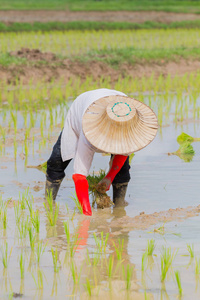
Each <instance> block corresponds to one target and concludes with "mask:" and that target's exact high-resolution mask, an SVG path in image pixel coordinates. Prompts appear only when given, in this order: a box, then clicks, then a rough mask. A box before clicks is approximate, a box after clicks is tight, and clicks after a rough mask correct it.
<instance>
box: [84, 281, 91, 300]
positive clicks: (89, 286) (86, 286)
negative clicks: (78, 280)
mask: <svg viewBox="0 0 200 300" xmlns="http://www.w3.org/2000/svg"><path fill="white" fill-rule="evenodd" d="M84 286H85V288H86V290H87V292H88V295H89V297H91V296H92V286H91V283H90V280H89V279H88V278H86V283H85V284H84Z"/></svg>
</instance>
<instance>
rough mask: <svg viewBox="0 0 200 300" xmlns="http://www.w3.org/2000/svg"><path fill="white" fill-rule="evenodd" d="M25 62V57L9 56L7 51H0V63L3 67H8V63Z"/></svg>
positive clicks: (20, 63)
mask: <svg viewBox="0 0 200 300" xmlns="http://www.w3.org/2000/svg"><path fill="white" fill-rule="evenodd" d="M26 63H27V59H26V58H19V57H15V56H11V55H10V54H9V53H0V65H1V66H3V67H8V66H10V65H24V64H26Z"/></svg>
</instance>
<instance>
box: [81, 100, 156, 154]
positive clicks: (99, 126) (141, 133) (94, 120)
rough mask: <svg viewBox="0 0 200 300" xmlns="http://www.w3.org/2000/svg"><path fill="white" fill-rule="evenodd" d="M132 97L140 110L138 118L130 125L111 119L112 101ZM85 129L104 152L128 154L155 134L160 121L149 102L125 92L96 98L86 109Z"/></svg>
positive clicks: (83, 123) (144, 145) (141, 146)
mask: <svg viewBox="0 0 200 300" xmlns="http://www.w3.org/2000/svg"><path fill="white" fill-rule="evenodd" d="M113 99H114V100H116V101H131V103H132V104H133V106H134V107H135V109H136V111H137V121H136V122H129V123H128V125H126V124H125V125H123V124H117V123H116V122H109V120H108V118H106V114H105V112H106V107H107V106H108V104H109V103H110V101H113ZM82 125H83V132H84V135H85V137H86V138H87V140H88V141H89V142H90V143H91V144H92V145H93V146H94V147H95V148H97V149H99V150H100V151H102V152H106V153H112V154H122V155H127V154H130V153H133V152H136V151H139V150H141V149H142V148H144V147H146V146H147V145H148V144H149V143H151V141H152V140H153V139H154V138H155V136H156V133H157V129H158V121H157V117H156V115H155V113H154V112H153V110H152V109H151V108H150V107H149V106H148V105H146V104H144V103H142V102H140V101H138V100H135V99H133V98H130V97H126V96H118V95H116V96H108V97H104V98H100V99H98V100H96V101H95V102H93V103H92V104H91V105H90V106H89V107H88V108H87V110H86V112H85V114H84V116H83V120H82Z"/></svg>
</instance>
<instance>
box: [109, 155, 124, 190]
mask: <svg viewBox="0 0 200 300" xmlns="http://www.w3.org/2000/svg"><path fill="white" fill-rule="evenodd" d="M127 157H128V156H124V155H115V156H114V159H113V162H112V166H111V168H110V170H109V172H108V174H107V175H106V176H105V178H107V179H108V180H109V181H110V184H109V186H107V191H108V190H109V188H110V185H111V183H112V182H113V180H114V178H115V176H116V175H117V173H118V172H119V171H120V170H121V168H122V167H123V165H124V163H125V161H126V159H127Z"/></svg>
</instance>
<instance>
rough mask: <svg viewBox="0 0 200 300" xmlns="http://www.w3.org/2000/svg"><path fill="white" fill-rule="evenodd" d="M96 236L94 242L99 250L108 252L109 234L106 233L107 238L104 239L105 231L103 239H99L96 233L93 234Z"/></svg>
mask: <svg viewBox="0 0 200 300" xmlns="http://www.w3.org/2000/svg"><path fill="white" fill-rule="evenodd" d="M93 236H94V240H95V243H96V245H97V247H98V249H99V251H100V252H105V251H106V247H107V242H108V237H109V233H106V235H105V237H104V233H103V231H102V232H101V237H100V238H99V237H97V235H96V233H95V232H94V233H93Z"/></svg>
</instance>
